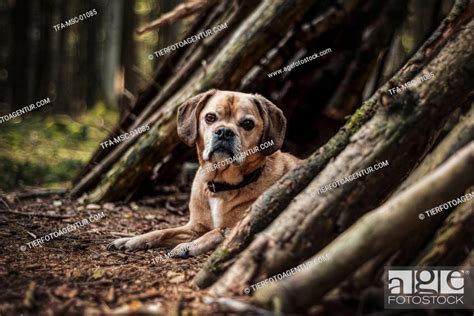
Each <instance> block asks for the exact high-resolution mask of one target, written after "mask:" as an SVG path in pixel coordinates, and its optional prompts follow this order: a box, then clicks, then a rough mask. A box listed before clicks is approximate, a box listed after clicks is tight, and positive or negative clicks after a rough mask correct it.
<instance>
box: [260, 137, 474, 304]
mask: <svg viewBox="0 0 474 316" xmlns="http://www.w3.org/2000/svg"><path fill="white" fill-rule="evenodd" d="M473 174H474V142H471V143H470V144H469V145H467V146H466V147H465V148H463V149H462V150H460V151H459V152H458V153H456V155H454V156H453V157H452V158H451V159H449V160H448V161H447V162H446V163H445V164H443V165H442V166H441V167H439V168H438V169H437V170H436V171H435V172H434V173H432V174H431V175H430V176H428V177H426V178H425V179H423V180H422V181H420V182H419V183H417V184H415V185H413V186H411V187H410V188H409V189H407V190H406V191H404V192H402V193H401V194H399V195H397V196H396V197H394V198H392V199H390V200H389V201H388V202H386V203H385V204H384V205H382V206H380V207H379V208H378V209H376V210H374V211H372V212H371V213H369V214H367V215H365V216H364V217H363V218H361V219H360V220H359V221H358V222H357V223H356V224H354V225H353V226H352V227H351V228H350V229H348V230H347V231H346V232H345V233H343V234H342V235H341V236H339V237H338V238H337V239H336V240H334V241H333V242H332V243H331V244H330V245H328V246H327V247H326V248H324V249H323V250H322V251H321V252H320V254H326V255H327V256H328V257H329V260H328V261H325V262H320V263H318V264H317V265H313V266H311V267H309V268H308V269H307V270H305V271H301V272H299V273H297V274H295V275H294V276H291V277H289V278H288V279H285V280H283V281H281V282H278V283H276V284H270V285H269V286H267V287H265V288H262V289H261V290H257V292H256V293H255V300H256V302H258V303H260V304H263V305H272V306H274V307H275V306H279V307H281V308H282V310H283V311H285V312H290V311H295V310H300V309H306V308H308V307H310V306H311V305H313V304H315V302H316V300H318V299H319V298H321V297H322V295H324V294H325V293H326V292H327V291H328V290H330V289H331V288H332V287H333V286H335V285H337V284H338V283H339V282H340V281H342V280H343V279H344V278H345V277H347V276H348V275H349V274H350V273H352V272H353V271H354V270H355V269H357V268H358V267H359V266H360V265H362V264H363V263H364V262H366V261H368V260H369V259H370V258H372V257H373V256H376V255H377V254H379V253H380V251H383V250H384V249H385V247H386V245H387V244H394V245H396V244H400V243H402V242H403V241H404V240H406V239H408V238H409V237H410V236H411V235H412V234H414V233H416V232H417V231H420V230H422V229H423V227H424V225H426V223H427V222H429V219H427V220H424V221H422V220H419V219H418V216H419V213H420V211H423V210H428V209H431V208H432V207H435V206H437V205H439V204H442V203H444V202H446V201H448V200H450V199H454V198H457V197H459V196H460V195H462V194H463V193H464V191H465V190H466V188H468V187H469V186H470V185H472V184H474V177H472V176H466V175H473ZM472 194H474V192H472ZM400 227H403V229H400ZM317 256H318V255H316V256H315V257H313V258H316V257H317Z"/></svg>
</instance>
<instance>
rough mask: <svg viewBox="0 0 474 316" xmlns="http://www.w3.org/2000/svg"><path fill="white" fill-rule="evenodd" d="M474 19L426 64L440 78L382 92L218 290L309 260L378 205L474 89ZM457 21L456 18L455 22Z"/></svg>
mask: <svg viewBox="0 0 474 316" xmlns="http://www.w3.org/2000/svg"><path fill="white" fill-rule="evenodd" d="M464 4H466V2H464ZM473 7H474V4H472V5H471V6H470V7H469V9H468V10H461V11H457V12H461V13H460V14H459V18H460V19H461V20H462V21H466V15H467V17H469V18H471V17H472V8H473ZM457 9H459V7H457V8H456V10H457ZM467 21H469V19H468V20H467ZM473 23H474V22H470V23H469V24H467V25H465V26H464V28H461V29H462V30H461V31H460V32H459V33H457V34H455V35H453V36H452V37H451V38H450V40H449V41H448V43H447V44H446V46H445V47H444V49H443V50H442V51H441V52H440V53H439V54H438V55H437V56H436V58H435V59H433V60H432V62H431V63H430V64H428V65H427V66H426V67H425V69H423V73H425V74H428V73H433V74H435V78H432V79H431V80H428V81H425V82H423V83H422V84H420V85H418V86H417V87H415V88H411V89H407V90H405V91H400V92H399V93H398V94H395V95H393V96H390V97H389V96H388V95H383V96H382V97H381V99H382V104H383V106H382V107H381V108H379V109H378V110H377V113H376V114H375V116H374V117H373V118H372V119H371V120H370V121H369V122H368V123H367V124H365V125H364V126H363V128H361V129H360V130H359V131H358V132H357V133H356V134H355V135H354V136H353V137H352V138H351V142H350V144H349V145H348V146H347V147H346V148H345V149H344V151H343V152H342V153H341V154H339V156H338V157H337V158H336V159H335V160H334V162H333V163H331V164H329V165H328V166H327V167H326V168H325V169H324V170H323V171H322V172H321V173H320V174H319V176H318V177H316V178H315V180H313V181H312V183H311V184H310V185H309V186H308V187H307V188H306V189H305V190H304V191H303V192H302V193H301V194H300V195H299V196H298V197H296V198H295V199H294V200H293V201H292V202H291V203H290V204H289V206H288V208H287V209H286V211H285V212H284V213H283V214H282V215H280V216H279V218H278V219H277V220H276V221H274V222H273V223H272V225H271V226H270V227H269V228H268V229H267V230H266V231H264V232H263V233H262V234H260V235H258V236H257V238H256V239H255V240H254V242H253V243H252V244H251V245H250V246H249V248H248V249H247V250H246V251H245V253H243V254H242V255H241V256H240V258H239V259H238V260H237V262H236V263H235V264H234V265H233V266H232V267H231V269H229V270H228V271H227V273H226V274H225V275H224V276H223V277H222V278H221V279H220V280H219V282H218V283H216V284H215V285H214V287H213V289H212V291H213V292H214V293H216V294H226V293H227V292H228V291H231V290H234V289H243V288H245V287H246V286H247V284H249V283H251V282H252V281H255V280H259V279H263V278H265V277H268V276H269V275H272V274H274V273H277V272H280V271H282V270H284V269H285V268H289V267H291V266H293V265H295V264H296V263H298V262H300V261H301V260H304V259H305V258H307V257H308V255H310V254H311V253H314V252H316V251H318V250H319V249H321V248H322V247H323V246H324V245H326V244H327V243H328V242H330V241H331V240H332V239H333V238H335V237H336V236H337V235H338V234H339V233H340V232H341V231H343V230H345V229H346V228H347V227H348V226H350V225H351V224H352V223H353V222H354V221H355V220H356V219H357V218H359V217H360V216H361V215H362V214H363V213H364V212H366V211H368V210H370V209H372V208H374V207H376V206H377V205H378V203H380V202H382V201H383V199H384V198H386V197H387V196H388V194H389V193H390V192H391V191H392V190H394V189H395V188H396V186H397V185H398V184H399V183H401V182H402V180H403V179H404V178H405V175H406V174H408V173H409V172H410V171H411V169H412V168H413V167H414V166H416V164H417V163H418V161H419V160H421V159H422V158H423V157H424V155H425V154H426V152H427V151H428V150H429V148H430V147H431V145H432V144H433V142H434V141H435V140H436V137H437V135H438V133H439V130H440V127H441V126H442V125H443V123H444V122H445V120H446V118H447V117H448V116H449V114H450V113H452V112H453V111H454V110H455V109H456V108H457V107H458V106H459V105H460V103H462V102H463V100H464V99H465V98H466V97H467V96H468V94H469V93H470V91H472V89H473V83H472V81H470V80H469V79H468V78H469V77H470V76H472V75H473V74H474V69H473V68H474V64H473V63H472V57H473V54H474V52H473V51H472V49H470V47H469V44H468V43H470V41H471V40H472V35H473V34H472V24H473ZM451 27H452V24H450V25H449V26H448V29H450V28H451ZM458 29H459V28H458ZM444 35H446V34H444ZM420 75H421V72H420ZM448 104H449V105H448ZM420 144H424V146H420ZM400 148H403V151H400ZM387 157H392V158H391V160H390V162H389V164H390V166H389V167H385V168H384V169H382V170H380V171H377V176H373V175H369V176H365V177H364V181H350V182H347V183H345V184H343V185H342V186H340V187H339V188H337V189H335V190H332V191H328V192H326V193H325V194H315V193H316V192H318V190H319V189H320V188H322V187H324V186H325V185H326V184H328V183H331V182H333V181H335V180H338V179H344V178H347V177H349V176H350V175H352V174H354V173H356V172H359V171H360V170H363V169H365V168H367V167H369V166H371V165H373V164H375V163H376V162H380V161H385V160H386V159H387Z"/></svg>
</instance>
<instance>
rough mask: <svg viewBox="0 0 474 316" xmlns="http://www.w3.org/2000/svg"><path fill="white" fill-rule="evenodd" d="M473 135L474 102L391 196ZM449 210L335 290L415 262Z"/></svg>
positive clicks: (356, 287)
mask: <svg viewBox="0 0 474 316" xmlns="http://www.w3.org/2000/svg"><path fill="white" fill-rule="evenodd" d="M473 139H474V104H472V105H471V109H470V111H468V113H466V114H465V115H464V116H462V117H461V118H460V119H459V121H458V123H457V125H456V126H455V127H454V128H453V129H452V130H451V131H450V132H449V134H448V135H447V136H445V137H444V139H443V140H442V141H441V142H440V143H439V144H438V145H437V146H436V148H435V149H434V150H433V151H432V152H431V153H430V154H429V155H427V156H426V158H425V159H423V161H422V162H421V164H420V165H419V166H418V167H417V168H416V169H415V170H414V171H413V172H411V173H410V176H409V177H408V178H407V179H406V180H405V181H404V182H403V183H402V184H401V185H400V186H399V187H398V189H397V190H396V191H395V193H393V194H392V196H396V195H397V194H399V193H401V192H403V191H404V190H405V189H407V188H408V187H410V186H411V185H413V184H415V183H416V182H418V181H420V180H421V179H423V178H424V177H426V176H427V175H429V174H430V173H432V172H433V171H434V170H436V168H438V167H439V166H440V165H441V164H443V163H444V162H445V161H446V160H447V159H449V158H450V157H451V156H452V155H453V154H454V153H455V152H456V151H458V150H460V149H461V148H462V147H464V146H466V145H467V144H468V143H469V142H471V141H472V140H473ZM448 214H449V210H448V211H444V212H443V213H441V214H438V215H437V216H436V218H434V219H433V220H432V221H430V223H429V225H427V226H425V229H424V230H423V231H419V232H418V233H417V234H416V235H414V236H412V237H411V239H410V243H406V244H404V245H403V246H402V247H389V246H387V247H386V249H385V251H384V252H383V254H380V255H379V256H377V257H376V258H373V259H371V261H369V262H367V263H366V264H364V265H363V266H362V267H361V268H360V269H359V270H358V271H357V272H356V273H354V275H353V276H352V277H351V279H350V280H349V281H348V282H345V284H343V285H342V286H341V287H340V288H338V289H339V290H335V291H346V289H347V290H348V291H351V292H354V291H356V292H360V291H362V290H364V289H366V288H367V287H370V286H371V284H372V283H373V279H374V275H381V274H382V273H383V271H380V270H383V269H384V266H385V265H387V262H389V263H390V265H395V266H408V265H414V266H416V265H417V264H416V263H414V262H413V258H414V257H416V256H417V253H419V251H420V247H421V246H422V245H423V244H425V243H427V242H428V240H429V238H430V237H431V236H433V233H434V232H435V230H436V229H437V227H439V226H440V223H441V222H442V221H443V220H444V219H445V217H446V216H447V215H448ZM389 257H391V258H389ZM388 258H389V259H388ZM335 291H332V292H335Z"/></svg>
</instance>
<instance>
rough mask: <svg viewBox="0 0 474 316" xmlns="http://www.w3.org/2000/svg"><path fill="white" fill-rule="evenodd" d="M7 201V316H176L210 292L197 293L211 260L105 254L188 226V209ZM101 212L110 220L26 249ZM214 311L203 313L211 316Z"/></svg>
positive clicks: (2, 244) (0, 241)
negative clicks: (118, 243)
mask: <svg viewBox="0 0 474 316" xmlns="http://www.w3.org/2000/svg"><path fill="white" fill-rule="evenodd" d="M162 200H163V199H162ZM3 201H5V203H3V202H1V201H0V249H1V252H2V255H1V257H0V288H1V289H2V291H0V315H20V314H23V315H38V314H42V315H53V314H66V313H67V314H86V315H91V314H97V313H100V312H101V313H106V314H114V313H117V314H124V313H127V312H132V311H145V310H146V311H151V312H154V313H156V312H164V311H167V312H171V311H174V312H176V311H178V309H182V308H183V307H191V306H192V305H193V304H194V302H200V301H202V300H201V299H202V297H203V295H204V292H203V291H201V292H198V291H195V290H193V288H192V285H191V281H192V279H193V276H194V275H195V274H196V273H197V271H198V270H199V267H200V266H201V263H202V262H203V261H205V260H206V258H207V256H208V255H205V256H200V257H198V258H189V259H172V258H169V259H164V260H162V261H160V262H158V263H154V262H153V261H152V260H153V258H159V256H160V255H162V256H164V255H165V254H166V252H167V250H165V249H151V250H147V251H139V252H135V253H126V252H123V251H109V250H107V248H106V246H107V244H108V243H109V242H110V241H112V240H113V239H115V238H119V237H123V236H131V235H134V234H136V233H144V232H148V231H150V230H154V229H160V228H166V227H173V226H178V225H182V224H185V223H186V222H187V219H188V214H187V208H186V211H176V209H174V208H172V210H171V209H167V208H166V207H165V206H160V202H159V201H157V199H156V198H154V199H153V198H149V199H143V200H141V201H137V202H132V203H130V204H112V203H106V204H103V205H93V204H89V205H88V204H83V203H80V202H79V201H76V200H69V199H66V198H61V197H60V196H49V197H44V198H41V197H35V198H33V199H31V198H30V199H20V200H19V199H18V197H17V195H15V194H10V195H8V196H3ZM186 201H187V199H184V200H183V203H186ZM7 204H8V208H7ZM183 209H184V208H183ZM101 212H104V213H103V214H104V215H105V216H104V217H103V218H100V219H97V220H95V221H93V222H91V223H89V224H87V225H84V226H82V227H79V228H77V229H76V230H74V231H71V232H68V233H66V234H64V235H60V236H58V237H56V238H54V239H52V240H50V241H47V242H44V243H43V244H42V245H41V246H37V247H34V246H33V245H32V244H30V245H31V247H30V246H28V245H27V243H28V242H31V241H33V240H35V239H36V238H40V237H41V236H46V235H48V234H50V233H53V232H55V231H58V230H61V229H62V228H66V227H67V225H68V224H73V223H76V222H78V221H82V220H84V219H87V218H89V217H90V216H91V215H96V214H98V213H101ZM58 215H59V216H61V218H58ZM53 237H54V236H53ZM199 305H200V306H201V307H200V308H202V306H203V304H199ZM208 306H209V310H205V311H204V310H202V312H203V313H206V314H207V313H209V312H212V309H213V307H212V305H208ZM165 314H167V313H165ZM177 314H179V312H178V313H177Z"/></svg>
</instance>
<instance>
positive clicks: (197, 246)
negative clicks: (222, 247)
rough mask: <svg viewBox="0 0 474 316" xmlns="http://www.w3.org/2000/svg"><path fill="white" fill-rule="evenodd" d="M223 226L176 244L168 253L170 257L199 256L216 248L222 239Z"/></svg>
mask: <svg viewBox="0 0 474 316" xmlns="http://www.w3.org/2000/svg"><path fill="white" fill-rule="evenodd" d="M225 232H226V229H225V228H216V229H213V230H211V231H209V232H207V233H205V234H204V235H202V236H201V237H199V238H198V239H196V240H194V241H192V242H185V243H182V244H179V245H178V246H176V247H175V248H174V249H173V250H171V251H170V252H169V253H168V255H169V256H170V257H171V258H188V257H195V256H199V255H201V254H203V253H206V252H208V251H209V250H213V249H215V248H217V246H218V245H219V244H220V243H221V242H222V241H223V240H224V237H225Z"/></svg>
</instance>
